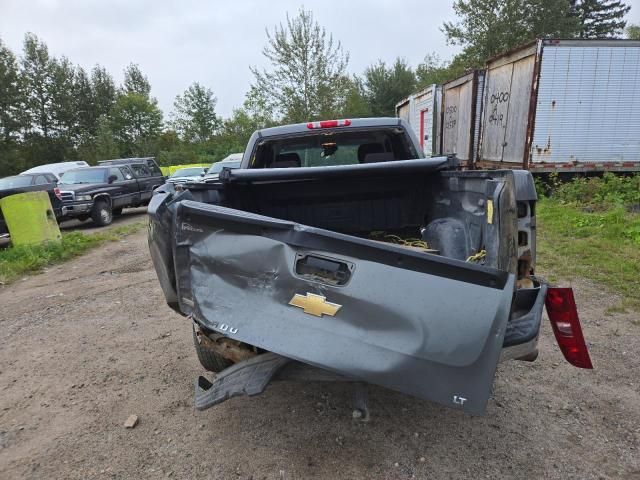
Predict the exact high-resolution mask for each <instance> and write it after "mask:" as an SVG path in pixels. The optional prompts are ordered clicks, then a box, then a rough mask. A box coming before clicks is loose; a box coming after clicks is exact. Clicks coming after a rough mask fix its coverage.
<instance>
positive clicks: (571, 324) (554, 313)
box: [544, 287, 593, 368]
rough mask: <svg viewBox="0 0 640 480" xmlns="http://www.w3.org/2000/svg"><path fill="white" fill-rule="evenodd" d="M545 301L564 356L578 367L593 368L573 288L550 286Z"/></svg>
mask: <svg viewBox="0 0 640 480" xmlns="http://www.w3.org/2000/svg"><path fill="white" fill-rule="evenodd" d="M544 303H545V305H546V307H547V314H548V315H549V320H551V327H553V333H554V335H555V336H556V341H557V342H558V346H559V347H560V350H561V351H562V354H563V355H564V358H566V359H567V361H568V362H569V363H570V364H571V365H574V366H576V367H578V368H593V365H591V358H590V357H589V350H588V349H587V344H586V343H585V341H584V336H583V335H582V328H581V327H580V319H579V318H578V309H577V308H576V301H575V300H574V298H573V290H572V289H571V288H559V287H549V289H548V290H547V297H546V298H545V302H544Z"/></svg>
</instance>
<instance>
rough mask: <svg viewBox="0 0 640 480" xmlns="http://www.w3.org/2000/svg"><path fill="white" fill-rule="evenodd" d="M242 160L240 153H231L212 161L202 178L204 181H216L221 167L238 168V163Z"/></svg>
mask: <svg viewBox="0 0 640 480" xmlns="http://www.w3.org/2000/svg"><path fill="white" fill-rule="evenodd" d="M241 162H242V153H232V154H231V155H229V156H227V157H225V158H223V159H222V160H220V161H219V162H214V163H212V164H211V166H210V167H209V169H208V170H207V173H206V174H205V175H203V178H202V180H203V181H204V182H217V181H218V178H219V177H220V172H222V170H223V169H225V168H228V169H234V168H240V163H241Z"/></svg>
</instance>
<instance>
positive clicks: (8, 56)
mask: <svg viewBox="0 0 640 480" xmlns="http://www.w3.org/2000/svg"><path fill="white" fill-rule="evenodd" d="M22 94H23V90H22V85H21V78H20V71H19V69H18V62H17V61H16V57H15V55H14V54H13V52H12V51H11V50H9V48H7V47H6V46H5V45H4V43H3V42H2V40H1V39H0V141H3V142H5V143H7V144H8V143H9V142H13V141H15V140H16V138H17V136H18V134H19V133H20V130H21V128H22V125H23V123H24V117H23V113H22V111H23V110H22V107H23V98H22Z"/></svg>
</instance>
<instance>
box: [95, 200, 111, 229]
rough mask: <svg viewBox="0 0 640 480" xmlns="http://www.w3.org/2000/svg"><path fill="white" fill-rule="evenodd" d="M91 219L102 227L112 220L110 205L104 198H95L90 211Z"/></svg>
mask: <svg viewBox="0 0 640 480" xmlns="http://www.w3.org/2000/svg"><path fill="white" fill-rule="evenodd" d="M91 219H92V220H93V223H95V224H96V225H98V226H100V227H104V226H106V225H109V224H110V223H111V222H113V212H112V211H111V205H109V202H107V201H105V200H96V203H95V204H94V205H93V210H92V211H91Z"/></svg>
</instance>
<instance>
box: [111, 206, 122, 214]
mask: <svg viewBox="0 0 640 480" xmlns="http://www.w3.org/2000/svg"><path fill="white" fill-rule="evenodd" d="M112 212H113V214H114V215H122V207H119V208H114V209H113V210H112Z"/></svg>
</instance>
